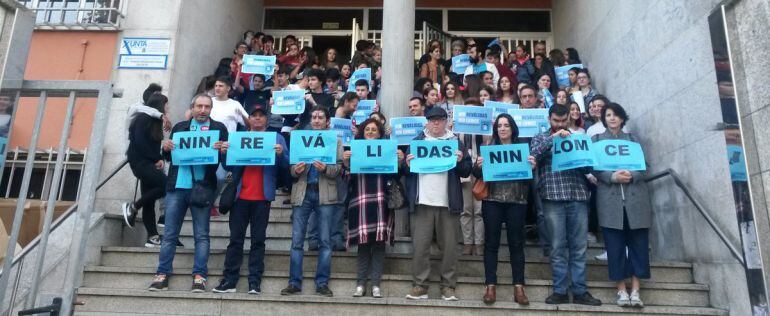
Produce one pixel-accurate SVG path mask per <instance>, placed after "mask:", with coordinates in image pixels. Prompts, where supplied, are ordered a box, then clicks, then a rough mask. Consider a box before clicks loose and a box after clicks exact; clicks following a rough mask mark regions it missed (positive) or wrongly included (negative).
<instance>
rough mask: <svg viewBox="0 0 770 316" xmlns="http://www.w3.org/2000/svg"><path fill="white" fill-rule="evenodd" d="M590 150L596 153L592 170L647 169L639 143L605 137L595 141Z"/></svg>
mask: <svg viewBox="0 0 770 316" xmlns="http://www.w3.org/2000/svg"><path fill="white" fill-rule="evenodd" d="M592 150H593V151H594V153H595V154H596V166H595V167H594V170H608V171H615V170H630V171H642V170H647V165H646V163H645V162H644V153H643V152H642V146H641V145H639V143H636V142H632V141H628V140H619V139H607V140H602V141H598V142H595V143H594V144H593V148H592Z"/></svg>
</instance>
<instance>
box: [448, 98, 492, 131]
mask: <svg viewBox="0 0 770 316" xmlns="http://www.w3.org/2000/svg"><path fill="white" fill-rule="evenodd" d="M452 111H453V113H452V119H453V121H454V127H453V128H452V131H453V132H455V133H464V134H474V135H492V123H493V122H494V117H493V116H492V113H493V111H494V110H493V109H492V108H488V107H481V106H467V105H455V106H454V107H453V108H452Z"/></svg>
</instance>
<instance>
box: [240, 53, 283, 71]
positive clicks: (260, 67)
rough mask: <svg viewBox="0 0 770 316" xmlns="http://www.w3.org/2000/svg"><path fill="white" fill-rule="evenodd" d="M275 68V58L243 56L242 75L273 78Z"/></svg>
mask: <svg viewBox="0 0 770 316" xmlns="http://www.w3.org/2000/svg"><path fill="white" fill-rule="evenodd" d="M274 68H275V56H262V55H243V65H242V66H241V72H242V73H245V74H263V75H265V76H272V75H273V71H274V70H275V69H274Z"/></svg>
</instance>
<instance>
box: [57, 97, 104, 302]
mask: <svg viewBox="0 0 770 316" xmlns="http://www.w3.org/2000/svg"><path fill="white" fill-rule="evenodd" d="M111 102H112V85H111V84H109V83H105V84H104V85H102V86H101V87H100V88H99V96H98V98H97V101H96V114H95V115H94V126H93V130H92V131H91V138H90V140H89V142H88V143H89V146H88V147H89V152H90V153H89V154H88V158H87V160H86V163H85V166H84V167H83V172H84V176H83V183H82V185H81V194H80V197H79V199H78V202H79V203H78V204H79V205H80V206H78V210H77V213H76V214H77V217H76V218H75V225H74V227H73V232H72V244H70V253H69V256H70V257H69V265H68V267H67V275H66V277H65V278H64V285H63V287H64V295H63V296H62V300H63V302H64V304H62V310H61V314H62V315H70V314H72V309H73V305H72V304H73V302H74V299H75V295H76V293H77V287H78V286H80V282H81V279H82V275H83V258H84V257H85V252H86V241H87V238H86V237H87V236H88V231H89V226H90V225H91V213H92V212H93V206H94V199H95V197H96V188H97V186H98V183H99V172H100V171H101V165H102V156H103V152H102V148H103V146H104V138H105V134H106V133H105V131H106V130H107V121H108V119H109V110H110V103H111Z"/></svg>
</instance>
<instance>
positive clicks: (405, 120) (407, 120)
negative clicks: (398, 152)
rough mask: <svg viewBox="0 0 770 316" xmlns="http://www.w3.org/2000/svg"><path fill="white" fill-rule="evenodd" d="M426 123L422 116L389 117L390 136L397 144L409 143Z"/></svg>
mask: <svg viewBox="0 0 770 316" xmlns="http://www.w3.org/2000/svg"><path fill="white" fill-rule="evenodd" d="M426 123H428V120H427V119H426V118H425V117H424V116H408V117H394V118H392V119H390V138H391V139H395V140H397V141H398V144H399V145H409V143H410V142H411V141H412V139H414V138H415V137H417V135H418V134H420V132H422V131H423V130H424V129H425V124H426Z"/></svg>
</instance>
